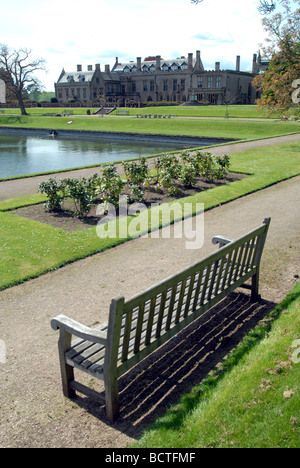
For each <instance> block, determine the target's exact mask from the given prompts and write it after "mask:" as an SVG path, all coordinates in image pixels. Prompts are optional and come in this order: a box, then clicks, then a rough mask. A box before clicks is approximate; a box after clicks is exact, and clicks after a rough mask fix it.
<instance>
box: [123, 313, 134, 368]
mask: <svg viewBox="0 0 300 468" xmlns="http://www.w3.org/2000/svg"><path fill="white" fill-rule="evenodd" d="M132 312H133V311H132V310H130V311H129V312H127V314H126V320H125V327H124V336H123V347H122V357H121V361H122V362H124V361H126V359H127V355H128V348H129V340H130V332H131V322H132Z"/></svg>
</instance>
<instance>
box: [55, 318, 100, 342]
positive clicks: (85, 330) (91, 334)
mask: <svg viewBox="0 0 300 468" xmlns="http://www.w3.org/2000/svg"><path fill="white" fill-rule="evenodd" d="M51 327H52V328H53V330H58V329H61V330H64V331H66V332H68V333H70V334H71V335H75V336H77V337H78V338H82V339H83V340H87V341H91V342H92V343H100V344H102V345H104V346H105V345H106V332H103V331H100V330H97V329H94V328H90V327H86V326H85V325H82V324H81V323H79V322H76V321H75V320H73V319H71V318H69V317H66V316H65V315H58V316H57V317H54V318H53V319H52V320H51Z"/></svg>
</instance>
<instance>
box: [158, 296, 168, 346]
mask: <svg viewBox="0 0 300 468" xmlns="http://www.w3.org/2000/svg"><path fill="white" fill-rule="evenodd" d="M167 292H168V291H167V290H165V291H163V292H162V295H161V299H160V308H159V313H158V318H157V324H156V333H155V338H158V337H159V336H160V333H161V327H162V322H163V318H164V313H165V305H166V298H167Z"/></svg>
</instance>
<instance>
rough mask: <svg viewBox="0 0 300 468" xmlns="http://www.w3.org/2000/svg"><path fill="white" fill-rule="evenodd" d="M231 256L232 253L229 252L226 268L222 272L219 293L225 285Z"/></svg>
mask: <svg viewBox="0 0 300 468" xmlns="http://www.w3.org/2000/svg"><path fill="white" fill-rule="evenodd" d="M232 255H233V251H231V252H229V254H228V257H227V264H226V268H225V271H224V276H223V279H222V286H221V291H223V290H224V288H225V285H226V282H227V278H228V272H229V269H230V267H231V259H232Z"/></svg>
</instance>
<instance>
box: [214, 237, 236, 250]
mask: <svg viewBox="0 0 300 468" xmlns="http://www.w3.org/2000/svg"><path fill="white" fill-rule="evenodd" d="M230 242H232V239H227V238H226V237H223V236H214V237H213V238H212V243H213V244H220V248H221V247H224V245H227V244H230Z"/></svg>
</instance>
